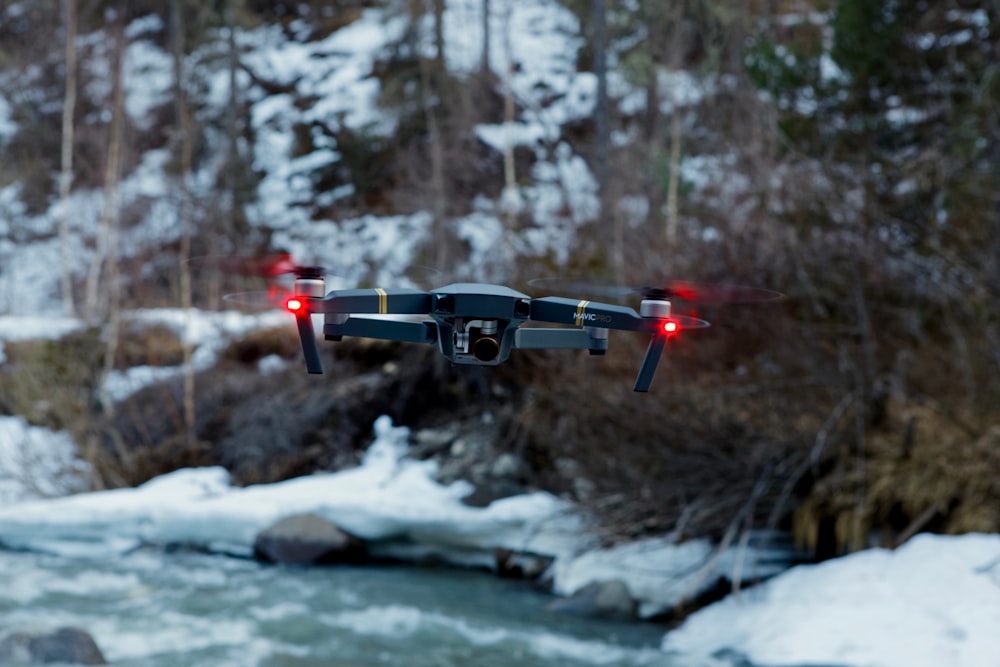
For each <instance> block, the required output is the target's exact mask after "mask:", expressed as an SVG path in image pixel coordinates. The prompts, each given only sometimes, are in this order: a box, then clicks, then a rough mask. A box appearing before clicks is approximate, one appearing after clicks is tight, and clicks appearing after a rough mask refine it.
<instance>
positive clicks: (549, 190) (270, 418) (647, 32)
mask: <svg viewBox="0 0 1000 667" xmlns="http://www.w3.org/2000/svg"><path fill="white" fill-rule="evenodd" d="M765 4H766V5H767V6H764V5H758V4H757V3H750V4H746V3H731V6H730V5H726V6H716V5H711V4H707V3H701V2H686V3H654V2H636V3H626V5H624V6H621V7H618V6H610V4H608V3H602V2H595V3H584V2H581V1H579V0H563V1H557V0H544V1H541V2H539V1H535V0H532V1H529V0H511V1H510V2H506V3H500V2H497V1H496V0H492V1H491V0H436V1H435V2H431V3H412V2H402V0H327V1H322V2H320V1H316V2H299V3H280V2H279V3H254V2H246V1H245V0H229V1H227V2H223V3H216V4H213V5H211V6H203V5H201V4H196V3H191V2H187V1H186V0H172V2H170V3H167V4H166V5H164V3H150V2H137V3H119V4H116V3H108V2H98V1H96V0H90V1H88V0H79V1H78V2H74V3H70V4H69V5H68V6H70V7H75V8H76V10H77V11H76V13H75V14H72V13H70V14H67V13H66V12H64V11H63V8H64V5H63V3H60V2H55V0H41V1H39V2H30V3H29V2H15V3H8V4H7V5H6V6H5V8H4V9H3V10H0V84H2V86H0V90H2V91H4V92H3V93H2V94H0V154H2V160H0V313H2V314H5V315H17V316H28V315H39V316H46V317H50V318H53V322H56V319H55V318H61V317H67V318H71V319H72V320H73V321H78V322H82V323H83V326H81V327H78V328H74V330H73V332H72V333H69V334H67V335H66V336H65V337H63V338H61V339H60V340H59V341H58V342H56V343H52V342H46V341H38V340H32V341H19V342H10V341H8V342H7V343H6V344H5V346H4V354H3V356H2V357H0V358H2V359H3V363H2V365H0V376H2V382H0V412H2V413H10V414H23V415H24V416H25V417H27V418H28V419H29V420H30V421H31V422H32V423H36V424H40V425H45V426H50V427H54V428H60V429H68V430H69V431H70V432H71V433H72V434H73V436H74V439H75V440H76V442H77V443H78V445H79V446H81V447H82V448H83V449H84V451H85V453H86V455H87V456H88V458H91V459H92V460H93V461H94V463H95V465H96V466H97V470H98V472H99V479H98V480H97V483H98V484H102V485H106V486H116V485H130V484H135V483H138V482H140V481H143V480H145V479H148V478H150V477H151V476H153V475H155V474H157V473H159V472H163V471H166V470H170V469H173V468H176V467H181V466H186V465H194V464H222V465H225V466H226V467H227V468H228V469H230V470H231V471H232V472H233V473H234V474H235V475H236V479H237V480H238V481H241V482H242V483H250V482H257V481H273V480H274V479H280V478H283V477H287V476H291V475H297V474H303V473H308V472H311V471H313V470H318V469H330V468H337V467H340V466H343V465H346V464H348V463H352V462H354V461H356V459H357V456H358V449H359V447H361V446H362V445H363V444H364V443H363V442H362V440H363V439H364V437H366V434H367V433H368V432H369V428H370V424H371V422H372V420H373V419H374V418H375V417H377V416H378V415H379V414H389V415H391V416H392V417H393V418H394V419H395V420H396V421H397V422H398V423H401V424H405V425H408V426H411V427H413V428H414V429H415V430H420V429H425V430H429V432H431V431H433V430H434V429H447V428H453V429H454V433H452V435H451V436H450V437H451V439H450V440H447V443H446V444H448V446H449V447H448V448H445V447H444V446H443V445H442V446H441V448H439V449H437V450H434V449H433V448H430V449H431V450H432V451H428V452H427V455H428V456H435V457H439V458H441V459H442V460H451V461H452V462H453V463H454V466H453V467H452V469H451V472H450V474H452V475H455V476H462V475H465V476H470V475H471V476H473V477H475V475H476V474H478V473H476V472H474V469H475V468H476V466H477V465H479V466H480V467H481V464H482V462H483V460H492V459H495V458H497V457H499V456H501V455H504V454H509V455H511V458H510V459H506V460H510V461H514V462H515V468H516V470H515V471H514V472H512V473H511V474H509V475H507V476H499V477H495V476H494V477H492V478H488V476H482V475H481V476H480V479H478V480H477V481H479V482H480V483H481V486H482V487H483V489H484V491H483V497H484V498H486V497H491V496H495V495H502V494H504V493H506V492H509V491H510V490H511V489H512V488H514V487H515V486H516V487H517V488H524V487H531V488H545V489H548V490H553V491H556V492H559V493H561V494H564V495H566V496H567V497H569V498H571V499H573V500H576V501H579V502H580V503H582V504H583V506H585V507H587V508H589V509H591V510H593V511H594V512H596V513H597V514H598V515H599V516H601V517H602V519H603V520H604V523H605V525H606V526H607V530H608V533H609V535H610V536H611V537H615V538H616V537H621V536H634V535H637V534H643V533H657V534H660V533H667V532H670V531H674V532H676V533H677V534H683V535H710V536H713V537H715V538H717V539H723V540H726V539H728V540H732V539H735V537H736V536H738V535H741V534H746V533H748V532H749V530H751V529H753V528H761V527H780V528H785V529H789V530H791V531H792V532H793V534H794V535H795V537H796V539H797V541H798V542H799V543H800V545H801V546H803V547H804V548H806V549H808V550H809V551H811V552H812V553H814V554H817V555H819V556H828V555H832V554H833V553H837V552H841V551H845V550H855V549H859V548H862V547H864V546H866V545H869V544H872V543H881V544H884V545H894V544H897V543H899V542H901V541H905V539H907V538H908V537H909V536H910V535H912V534H913V533H915V532H918V531H923V530H931V531H939V532H947V533H960V532H967V531H983V532H997V531H998V530H1000V509H998V508H1000V487H998V486H997V483H996V481H995V480H996V479H998V475H997V472H998V471H1000V459H998V453H997V452H998V451H1000V450H998V448H997V437H998V436H997V433H998V432H1000V424H998V422H997V415H996V411H995V407H994V406H995V405H996V404H997V400H998V399H1000V382H998V380H997V378H998V377H1000V373H997V370H998V367H1000V355H998V350H1000V318H998V312H1000V308H998V304H1000V302H998V298H1000V230H998V228H997V222H996V221H997V219H998V216H1000V198H998V194H997V193H998V192H1000V172H998V171H997V169H996V164H997V163H998V161H1000V116H998V115H997V112H996V109H997V108H1000V72H998V70H997V67H996V65H995V62H996V60H997V57H998V54H1000V37H998V35H997V25H998V16H997V10H996V8H983V7H980V6H979V5H978V4H977V3H963V2H958V3H952V4H951V5H949V6H948V7H944V6H938V5H934V6H933V7H930V6H925V5H926V3H918V2H888V0H885V1H879V0H840V1H839V2H832V1H831V2H823V1H820V0H813V1H811V2H804V3H784V2H782V3H765ZM772 5H773V6H772ZM597 10H602V11H597ZM67 44H69V45H70V46H71V48H69V49H67ZM276 252H290V253H293V254H294V255H295V256H297V257H299V258H302V259H303V260H304V261H316V262H322V263H323V264H324V265H325V266H326V267H328V269H329V271H330V273H331V274H333V275H335V276H336V280H337V281H338V282H337V283H336V284H338V285H343V286H350V285H374V284H378V285H403V286H410V285H420V286H428V283H430V284H431V285H433V284H438V285H440V284H442V283H444V282H447V281H450V280H452V279H461V280H478V281H499V282H504V283H507V284H511V285H513V286H515V287H518V288H521V289H526V290H527V289H531V288H530V285H529V281H530V280H531V279H534V278H539V277H550V276H554V275H559V276H566V277H569V278H574V279H579V280H584V281H588V282H600V283H616V284H626V285H650V284H656V283H657V282H658V281H662V280H667V279H677V278H680V279H685V280H700V281H711V282H722V283H737V284H749V285H755V286H761V287H768V288H772V289H777V290H780V291H782V292H783V293H785V294H786V296H787V299H786V300H785V301H783V302H781V303H777V304H767V305H756V306H753V307H750V306H745V305H739V304H727V305H716V304H690V305H689V306H688V307H687V310H686V311H685V312H688V313H690V314H694V315H697V316H699V317H704V318H705V319H708V320H710V321H712V322H713V327H712V328H710V329H708V330H705V331H698V332H690V333H689V334H687V335H685V336H682V337H680V338H679V339H678V340H676V341H675V344H674V345H672V349H671V351H670V353H669V358H668V359H667V360H666V361H665V362H664V364H663V365H662V367H661V370H660V373H659V375H658V377H657V380H656V382H655V383H654V386H653V391H652V392H651V393H650V394H649V395H647V396H637V395H634V394H633V393H632V392H631V382H632V378H633V377H634V374H635V371H636V368H637V364H638V362H639V360H640V359H641V358H642V352H643V347H644V345H645V341H643V340H639V339H638V337H635V338H632V337H628V336H618V337H614V340H613V341H612V345H611V348H612V349H611V351H610V352H609V354H608V356H607V357H605V358H601V359H589V358H581V357H578V356H577V355H576V353H570V352H544V353H542V352H539V353H525V354H518V355H516V356H515V357H514V358H512V359H511V361H510V362H509V363H508V364H506V365H505V366H502V367H500V368H498V369H496V370H495V371H490V370H486V371H478V370H476V371H473V370H469V369H464V370H463V369H460V368H450V367H448V366H447V365H445V364H443V363H442V362H441V361H440V360H439V359H438V358H437V356H436V355H435V354H434V352H433V350H429V349H425V348H416V347H404V346H398V345H382V344H367V343H363V342H356V341H348V342H345V343H343V344H340V345H338V346H337V347H336V348H335V350H336V351H335V352H333V353H332V354H334V355H335V362H334V364H335V366H336V373H334V374H331V375H328V376H324V378H323V379H322V380H319V381H317V380H316V379H315V378H308V377H306V376H305V374H304V373H302V372H301V370H300V369H299V368H298V367H296V366H293V365H288V366H284V365H283V366H281V368H280V370H278V371H277V372H274V373H265V372H262V371H261V366H260V365H259V363H258V362H260V361H261V360H263V359H266V358H270V356H271V355H277V357H280V358H283V359H286V360H295V359H297V358H298V354H299V352H298V350H297V343H296V340H295V339H294V336H293V333H292V331H291V330H290V329H289V328H287V327H286V326H284V325H280V324H279V325H278V326H277V327H275V328H265V329H262V330H259V331H256V332H253V333H248V334H246V335H243V334H242V333H241V334H239V335H234V336H233V338H232V340H227V341H226V344H225V345H221V346H218V347H217V349H213V350H211V352H213V354H212V355H209V354H208V352H209V350H208V344H207V343H206V342H205V341H203V340H200V339H198V338H197V336H192V335H190V332H185V330H184V328H183V326H177V325H176V323H173V324H171V323H164V322H162V321H161V322H157V321H156V318H152V319H146V318H144V317H142V316H139V317H136V316H134V313H135V312H136V311H137V310H139V309H161V308H178V307H180V308H187V307H196V308H198V309H201V310H205V311H214V310H217V309H224V308H228V307H230V305H229V304H227V302H225V301H223V300H222V298H221V297H222V295H223V294H225V293H228V292H239V291H243V290H245V289H252V288H255V287H257V286H258V285H257V284H255V283H254V282H253V281H245V280H242V279H241V280H234V279H232V277H231V276H224V275H219V274H218V273H217V272H214V271H207V272H203V271H199V270H198V267H199V266H200V265H199V264H198V263H197V262H189V261H188V260H189V259H190V258H198V257H205V256H210V257H219V256H233V255H239V256H245V255H261V254H271V253H276ZM192 268H193V270H192ZM566 296H573V297H577V298H585V297H588V296H589V295H587V294H568V295H566ZM26 297H28V298H26ZM632 305H635V304H632ZM151 322H152V323H151ZM214 353H218V357H216V356H214ZM199 354H201V355H202V357H203V358H204V359H209V357H211V363H210V364H206V365H199V359H200V358H202V357H199ZM216 359H218V361H217V362H216ZM185 364H187V365H188V367H189V368H193V369H194V370H195V371H196V373H191V374H188V375H186V376H185V374H184V373H181V372H177V373H165V374H163V376H162V377H163V379H162V381H161V382H159V383H157V384H153V385H151V386H148V387H146V388H145V389H143V390H142V391H140V392H137V393H134V394H126V395H123V396H119V395H110V394H108V393H107V392H106V391H102V388H104V387H106V386H107V384H106V382H107V378H108V377H110V376H112V375H113V374H114V373H116V372H117V373H125V372H127V369H128V368H131V367H162V368H180V367H181V366H183V365H185ZM288 415H295V416H296V418H295V419H290V418H289V417H288ZM484 420H485V423H486V426H484ZM469 434H475V435H476V436H477V437H479V438H480V439H482V440H484V441H485V442H486V444H484V445H483V446H482V449H480V450H478V451H476V452H475V453H474V454H468V455H467V456H466V457H465V458H463V457H462V456H456V455H454V453H455V452H457V451H458V449H456V448H455V447H454V443H455V442H456V441H457V440H463V441H465V442H468V441H469ZM473 440H475V439H473ZM480 472H481V471H480Z"/></svg>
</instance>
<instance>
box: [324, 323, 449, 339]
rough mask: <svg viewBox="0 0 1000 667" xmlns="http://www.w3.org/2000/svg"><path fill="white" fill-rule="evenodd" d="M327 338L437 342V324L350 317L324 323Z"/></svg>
mask: <svg viewBox="0 0 1000 667" xmlns="http://www.w3.org/2000/svg"><path fill="white" fill-rule="evenodd" d="M323 334H324V336H325V337H326V338H327V340H340V339H341V338H342V337H344V336H356V337H358V338H377V339H379V340H394V341H400V342H403V343H436V342H437V324H436V323H435V322H434V321H432V320H424V321H422V322H413V321H407V320H386V319H375V318H373V317H349V318H347V319H346V320H345V321H343V322H340V323H336V322H327V323H326V324H325V325H323Z"/></svg>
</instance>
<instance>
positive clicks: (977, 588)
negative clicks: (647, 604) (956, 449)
mask: <svg viewBox="0 0 1000 667" xmlns="http://www.w3.org/2000/svg"><path fill="white" fill-rule="evenodd" d="M997 628H1000V535H963V536H958V537H944V536H939V535H918V536H916V537H914V538H913V539H911V540H910V541H909V542H907V543H906V544H904V545H903V546H902V547H900V548H899V549H897V550H895V551H889V550H885V549H870V550H867V551H862V552H859V553H855V554H852V555H850V556H845V557H843V558H838V559H835V560H831V561H827V562H824V563H821V564H818V565H808V566H800V567H796V568H794V569H792V570H790V571H789V572H786V573H785V574H783V575H781V576H779V577H777V578H775V579H773V580H771V581H769V582H767V583H765V584H763V585H761V586H760V587H757V588H754V589H751V590H749V591H746V592H744V593H742V594H741V595H739V596H731V597H729V598H726V599H724V600H722V601H721V602H718V603H716V604H714V605H711V606H709V607H707V608H706V609H704V610H702V611H700V612H697V613H696V614H694V615H693V616H692V617H690V618H689V619H688V620H687V621H686V622H685V623H684V625H683V626H681V627H680V628H679V629H678V630H675V631H673V632H670V633H669V634H667V636H666V638H665V639H664V641H663V648H664V650H666V651H678V652H681V653H685V654H688V653H696V654H702V655H711V654H712V653H715V652H716V651H719V650H722V649H726V648H729V649H734V650H736V651H737V652H739V653H741V654H743V655H745V656H746V657H748V658H749V659H750V660H751V661H752V662H754V663H757V664H767V665H774V666H779V665H801V664H837V665H856V666H857V667H868V666H871V667H876V666H878V667H890V666H895V665H898V666H900V667H903V666H906V667H920V666H924V665H926V666H927V667H936V666H939V665H949V666H952V667H996V665H997V664H1000V634H998V633H997Z"/></svg>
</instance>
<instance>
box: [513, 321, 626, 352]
mask: <svg viewBox="0 0 1000 667" xmlns="http://www.w3.org/2000/svg"><path fill="white" fill-rule="evenodd" d="M604 342H605V343H607V339H605V340H604ZM591 347H593V339H592V338H591V335H590V333H589V332H588V331H586V330H584V329H538V328H533V327H531V328H520V329H518V330H517V331H515V332H514V348H515V349H518V350H587V349H590V348H591Z"/></svg>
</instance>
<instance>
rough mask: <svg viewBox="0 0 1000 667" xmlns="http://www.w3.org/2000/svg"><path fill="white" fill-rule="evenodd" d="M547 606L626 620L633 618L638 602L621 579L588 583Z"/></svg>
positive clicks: (637, 609) (578, 613) (592, 615)
mask: <svg viewBox="0 0 1000 667" xmlns="http://www.w3.org/2000/svg"><path fill="white" fill-rule="evenodd" d="M549 608H550V609H552V610H553V611H559V612H564V613H567V614H573V615H575V616H584V617H587V618H607V619H617V620H627V621H631V620H635V619H636V618H637V617H638V611H639V605H638V603H637V602H636V601H635V599H634V598H633V597H632V594H631V593H630V592H629V590H628V586H627V585H626V584H625V582H624V581H622V580H621V579H613V580H611V581H595V582H592V583H589V584H587V585H586V586H584V587H583V588H581V589H579V590H578V591H576V592H575V593H573V594H572V595H571V596H569V597H568V598H562V599H559V600H556V601H555V602H553V603H552V604H551V605H549Z"/></svg>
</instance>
